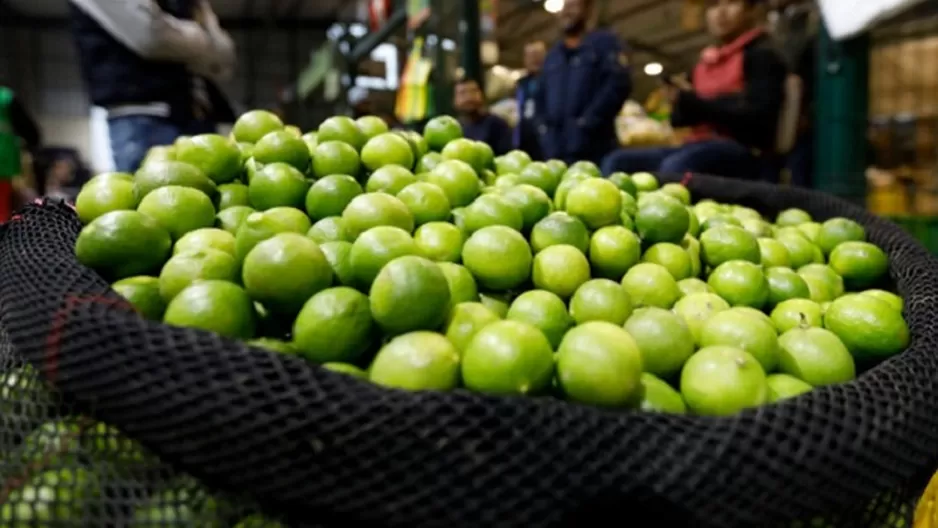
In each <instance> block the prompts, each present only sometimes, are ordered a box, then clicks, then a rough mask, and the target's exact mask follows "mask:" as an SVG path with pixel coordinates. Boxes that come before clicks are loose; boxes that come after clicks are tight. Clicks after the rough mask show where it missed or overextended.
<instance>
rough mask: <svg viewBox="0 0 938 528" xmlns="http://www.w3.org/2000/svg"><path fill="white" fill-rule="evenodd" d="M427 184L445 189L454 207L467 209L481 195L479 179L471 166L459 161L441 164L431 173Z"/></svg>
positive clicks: (448, 161)
mask: <svg viewBox="0 0 938 528" xmlns="http://www.w3.org/2000/svg"><path fill="white" fill-rule="evenodd" d="M427 182H428V183H432V184H434V185H437V186H439V187H440V188H441V189H443V192H445V193H446V197H447V198H449V203H450V206H452V207H465V206H467V205H469V204H470V203H471V202H472V201H473V200H475V198H476V196H478V195H479V177H478V176H476V173H475V170H473V168H472V166H471V165H469V164H468V163H465V162H462V161H459V160H446V161H443V162H441V163H440V164H439V165H437V166H436V168H434V169H433V170H432V171H430V174H429V175H428V176H427Z"/></svg>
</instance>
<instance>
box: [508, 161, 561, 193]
mask: <svg viewBox="0 0 938 528" xmlns="http://www.w3.org/2000/svg"><path fill="white" fill-rule="evenodd" d="M518 183H524V184H527V185H531V186H533V187H537V188H538V189H540V190H542V191H544V192H545V193H546V194H548V195H553V194H554V192H555V191H556V190H557V186H558V185H559V184H560V178H559V177H557V175H556V174H555V173H554V172H553V171H552V170H550V167H548V166H547V164H546V163H544V162H541V161H535V162H532V163H528V164H527V165H526V166H525V167H524V168H523V169H521V172H519V173H518Z"/></svg>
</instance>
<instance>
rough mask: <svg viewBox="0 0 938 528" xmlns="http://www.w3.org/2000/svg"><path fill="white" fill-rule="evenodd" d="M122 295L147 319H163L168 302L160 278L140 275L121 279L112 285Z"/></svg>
mask: <svg viewBox="0 0 938 528" xmlns="http://www.w3.org/2000/svg"><path fill="white" fill-rule="evenodd" d="M111 288H113V289H114V291H116V292H117V293H119V294H120V296H121V297H123V298H124V299H127V301H128V302H129V303H130V304H131V305H133V307H134V309H135V310H137V312H139V313H140V315H142V316H143V317H145V318H146V319H150V320H152V321H162V320H163V312H165V311H166V302H165V301H164V300H163V297H162V296H161V295H160V280H159V279H158V278H156V277H148V276H145V275H138V276H136V277H128V278H126V279H121V280H119V281H117V282H115V283H114V284H112V285H111Z"/></svg>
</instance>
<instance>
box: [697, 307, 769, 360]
mask: <svg viewBox="0 0 938 528" xmlns="http://www.w3.org/2000/svg"><path fill="white" fill-rule="evenodd" d="M720 345H722V346H730V347H735V348H738V349H741V350H745V351H746V352H748V353H750V354H752V356H753V357H754V358H756V359H757V360H758V361H759V363H760V364H761V365H762V368H763V369H765V371H766V372H772V370H773V369H775V366H776V365H777V364H778V335H777V334H776V332H775V327H774V326H772V323H771V322H770V321H769V320H768V319H767V318H765V317H760V316H758V315H756V314H752V313H749V312H747V311H744V310H741V309H739V308H730V309H729V310H723V311H720V312H718V313H715V314H713V315H712V316H711V317H710V318H709V319H707V321H706V322H705V323H704V325H703V327H702V328H701V330H700V346H701V347H710V346H720Z"/></svg>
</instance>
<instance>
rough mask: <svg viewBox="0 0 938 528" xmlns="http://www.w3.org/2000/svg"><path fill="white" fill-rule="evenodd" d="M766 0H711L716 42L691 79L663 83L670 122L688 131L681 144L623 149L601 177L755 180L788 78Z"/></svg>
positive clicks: (769, 148)
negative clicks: (766, 21) (768, 24)
mask: <svg viewBox="0 0 938 528" xmlns="http://www.w3.org/2000/svg"><path fill="white" fill-rule="evenodd" d="M760 3H762V0H708V6H707V28H708V30H709V31H710V34H711V35H712V36H713V37H714V38H715V39H716V40H717V42H718V44H717V45H715V46H712V47H709V48H707V49H705V50H704V51H703V52H702V53H701V57H700V61H699V62H698V63H697V66H696V67H695V68H694V71H693V75H692V79H691V82H690V83H688V82H687V81H686V80H684V79H682V78H680V77H672V78H667V79H665V84H666V92H667V95H668V98H669V99H670V100H671V103H672V113H671V124H672V125H673V126H675V127H691V128H692V133H691V135H690V137H689V138H688V139H687V141H686V142H685V143H684V145H682V146H680V147H666V148H650V149H621V150H618V151H616V152H613V153H612V154H609V155H608V156H607V157H606V158H605V159H604V160H603V172H604V173H605V174H607V175H608V174H611V173H613V172H617V171H623V172H627V173H633V172H640V171H659V172H662V173H684V172H702V173H709V174H719V175H723V176H731V177H738V178H751V179H755V178H758V177H759V175H760V173H761V168H760V164H759V163H757V162H756V160H757V157H758V155H759V154H760V153H761V152H771V151H772V150H773V148H774V145H775V135H776V131H777V129H778V121H779V112H780V111H781V108H782V102H783V100H784V91H785V79H786V76H787V75H788V71H787V68H786V66H785V62H784V59H783V58H782V56H781V54H780V53H779V52H778V51H776V50H775V49H774V48H773V44H772V42H771V39H770V37H769V36H768V35H767V34H766V33H765V31H764V29H763V28H762V24H761V18H762V17H761V15H762V11H761V9H760V6H759V5H758V4H760Z"/></svg>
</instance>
